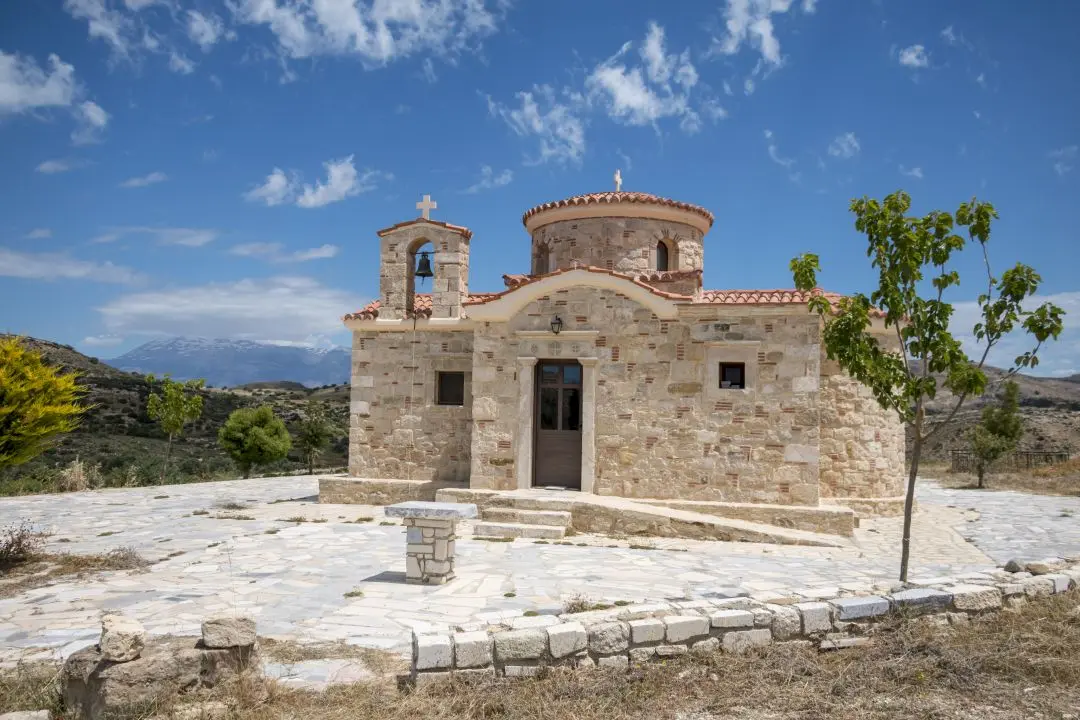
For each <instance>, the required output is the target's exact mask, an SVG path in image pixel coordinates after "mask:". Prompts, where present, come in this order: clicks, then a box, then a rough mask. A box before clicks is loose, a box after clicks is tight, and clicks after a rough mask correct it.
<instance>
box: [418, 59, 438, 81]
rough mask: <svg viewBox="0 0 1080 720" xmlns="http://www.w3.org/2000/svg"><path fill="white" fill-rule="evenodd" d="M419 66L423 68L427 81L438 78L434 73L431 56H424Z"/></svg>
mask: <svg viewBox="0 0 1080 720" xmlns="http://www.w3.org/2000/svg"><path fill="white" fill-rule="evenodd" d="M420 68H421V70H423V73H424V79H425V80H427V81H428V82H429V83H435V82H436V81H437V80H438V79H439V76H438V75H436V74H435V63H433V62H431V58H424V62H422V63H421V64H420Z"/></svg>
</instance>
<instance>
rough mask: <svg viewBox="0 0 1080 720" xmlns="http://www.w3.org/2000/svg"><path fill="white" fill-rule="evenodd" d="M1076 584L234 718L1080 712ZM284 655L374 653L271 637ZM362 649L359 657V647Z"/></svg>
mask: <svg viewBox="0 0 1080 720" xmlns="http://www.w3.org/2000/svg"><path fill="white" fill-rule="evenodd" d="M1078 602H1080V593H1077V592H1072V593H1069V594H1066V595H1059V596H1055V597H1052V598H1046V599H1042V600H1039V601H1037V602H1032V603H1030V604H1028V605H1026V606H1024V607H1023V608H1021V609H1020V610H1019V611H1016V612H1004V613H1001V614H998V615H994V616H990V617H987V618H986V619H984V620H980V621H976V622H972V623H971V624H970V625H967V626H959V627H951V628H950V627H946V628H941V627H933V626H931V625H929V624H928V623H920V622H911V621H908V622H903V621H899V620H894V621H890V622H889V623H887V624H884V625H882V626H880V631H879V632H878V633H876V634H875V635H873V636H872V641H871V642H870V643H869V644H868V645H866V646H863V647H860V648H856V649H852V650H845V651H842V652H835V653H819V652H817V651H816V650H814V649H812V648H810V647H805V646H802V647H800V646H798V645H797V644H779V645H774V646H771V647H768V648H763V649H761V650H759V651H757V652H753V653H750V654H747V655H745V656H731V655H720V654H712V655H708V656H703V657H685V658H681V659H679V660H678V661H673V662H669V663H664V664H659V663H657V664H652V665H648V666H646V667H642V668H635V669H633V670H631V671H630V672H625V671H611V672H607V671H592V672H573V671H567V670H562V669H559V670H552V671H548V672H546V673H545V674H544V675H543V676H541V677H539V678H536V679H532V680H517V681H515V680H506V679H501V680H495V679H491V680H485V681H481V682H480V683H474V684H465V683H458V682H454V683H449V682H445V683H437V684H433V685H431V686H428V687H426V688H423V689H419V690H416V691H413V692H404V693H403V692H400V691H399V690H398V689H397V688H396V686H395V684H394V683H393V682H391V681H389V680H387V681H382V682H370V683H357V684H354V685H345V686H336V687H333V688H331V689H330V690H328V691H326V692H323V693H314V692H306V691H301V690H290V689H286V688H283V687H280V686H272V688H271V693H270V697H269V699H267V700H265V701H256V700H252V699H250V698H249V699H248V700H247V701H243V700H240V699H238V698H236V697H233V696H226V697H223V698H221V699H224V700H226V701H227V702H228V703H229V705H230V708H231V712H230V718H233V719H235V720H279V719H280V718H304V720H353V719H354V718H380V720H413V719H414V718H418V717H419V718H424V719H425V720H451V719H455V720H540V719H541V718H552V719H555V718H559V719H562V718H574V720H645V719H648V720H661V719H673V718H684V719H685V720H735V719H736V718H738V719H740V720H777V719H780V718H783V719H784V720H864V719H868V718H876V719H880V720H908V718H935V719H938V718H940V719H942V720H944V719H945V718H950V719H954V720H1014V719H1015V720H1020V718H1031V717H1039V718H1048V719H1049V718H1064V717H1075V716H1076V704H1077V701H1078V698H1080V652H1077V649H1078V648H1080V622H1078V621H1077V620H1075V619H1070V617H1069V614H1070V611H1073V609H1074V608H1075V607H1076V606H1077V603H1078ZM261 644H262V647H263V651H264V653H266V654H267V655H268V656H269V657H271V658H273V659H275V660H278V661H281V662H298V661H301V660H306V659H325V658H327V657H338V656H340V655H339V654H341V653H354V652H364V651H363V650H362V649H359V648H354V647H352V646H348V645H344V644H337V643H335V644H330V645H322V646H308V645H297V644H296V643H280V644H279V643H277V642H275V641H272V640H264V641H261ZM348 657H353V655H348ZM7 672H8V674H7V675H4V673H3V672H2V671H0V712H7V711H13V710H22V709H36V708H45V707H52V706H54V705H55V697H54V696H50V695H49V694H48V693H47V692H46V693H43V692H42V690H41V688H42V686H43V683H45V682H46V681H47V679H48V672H39V673H37V674H36V675H35V674H34V673H31V672H29V671H28V670H26V669H19V670H16V671H7Z"/></svg>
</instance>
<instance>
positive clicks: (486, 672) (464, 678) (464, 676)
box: [453, 667, 495, 684]
mask: <svg viewBox="0 0 1080 720" xmlns="http://www.w3.org/2000/svg"><path fill="white" fill-rule="evenodd" d="M453 678H454V682H463V683H469V684H474V683H484V682H488V681H490V680H494V679H495V668H493V667H486V668H471V669H468V670H460V669H457V668H455V669H454V674H453Z"/></svg>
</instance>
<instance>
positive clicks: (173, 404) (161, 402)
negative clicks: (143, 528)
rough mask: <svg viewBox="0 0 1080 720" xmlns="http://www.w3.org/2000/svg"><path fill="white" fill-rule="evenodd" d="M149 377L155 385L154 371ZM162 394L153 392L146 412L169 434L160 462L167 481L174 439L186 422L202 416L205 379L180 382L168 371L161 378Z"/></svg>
mask: <svg viewBox="0 0 1080 720" xmlns="http://www.w3.org/2000/svg"><path fill="white" fill-rule="evenodd" d="M146 381H147V382H149V383H150V386H151V387H153V386H154V384H155V383H157V382H158V380H157V379H156V378H155V377H154V376H153V375H147V376H146ZM160 383H161V394H160V395H159V394H157V393H155V392H151V393H150V397H149V398H148V399H147V401H146V414H147V415H149V416H150V419H151V420H156V421H157V424H158V425H160V426H161V429H162V431H164V432H165V434H166V435H168V436H169V444H168V445H167V446H166V447H165V463H164V464H163V465H162V466H161V482H162V483H164V482H165V474H166V473H167V472H168V470H169V458H170V457H171V456H172V446H173V439H175V438H177V437H180V436H181V435H183V434H184V426H185V425H187V424H188V423H192V422H195V421H196V420H198V419H199V418H200V417H202V410H203V399H202V395H200V394H199V390H201V389H202V387H203V385H204V384H205V381H203V380H188V381H187V382H182V383H181V382H177V381H175V380H173V379H172V378H171V377H169V376H168V375H166V376H165V377H163V378H162V379H161V381H160Z"/></svg>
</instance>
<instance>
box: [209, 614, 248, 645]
mask: <svg viewBox="0 0 1080 720" xmlns="http://www.w3.org/2000/svg"><path fill="white" fill-rule="evenodd" d="M202 641H203V645H205V646H206V647H208V648H231V647H248V646H250V645H254V644H255V620H254V618H250V617H243V616H239V617H234V616H231V615H219V616H217V617H212V618H210V619H209V620H206V621H205V622H203V624H202Z"/></svg>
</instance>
